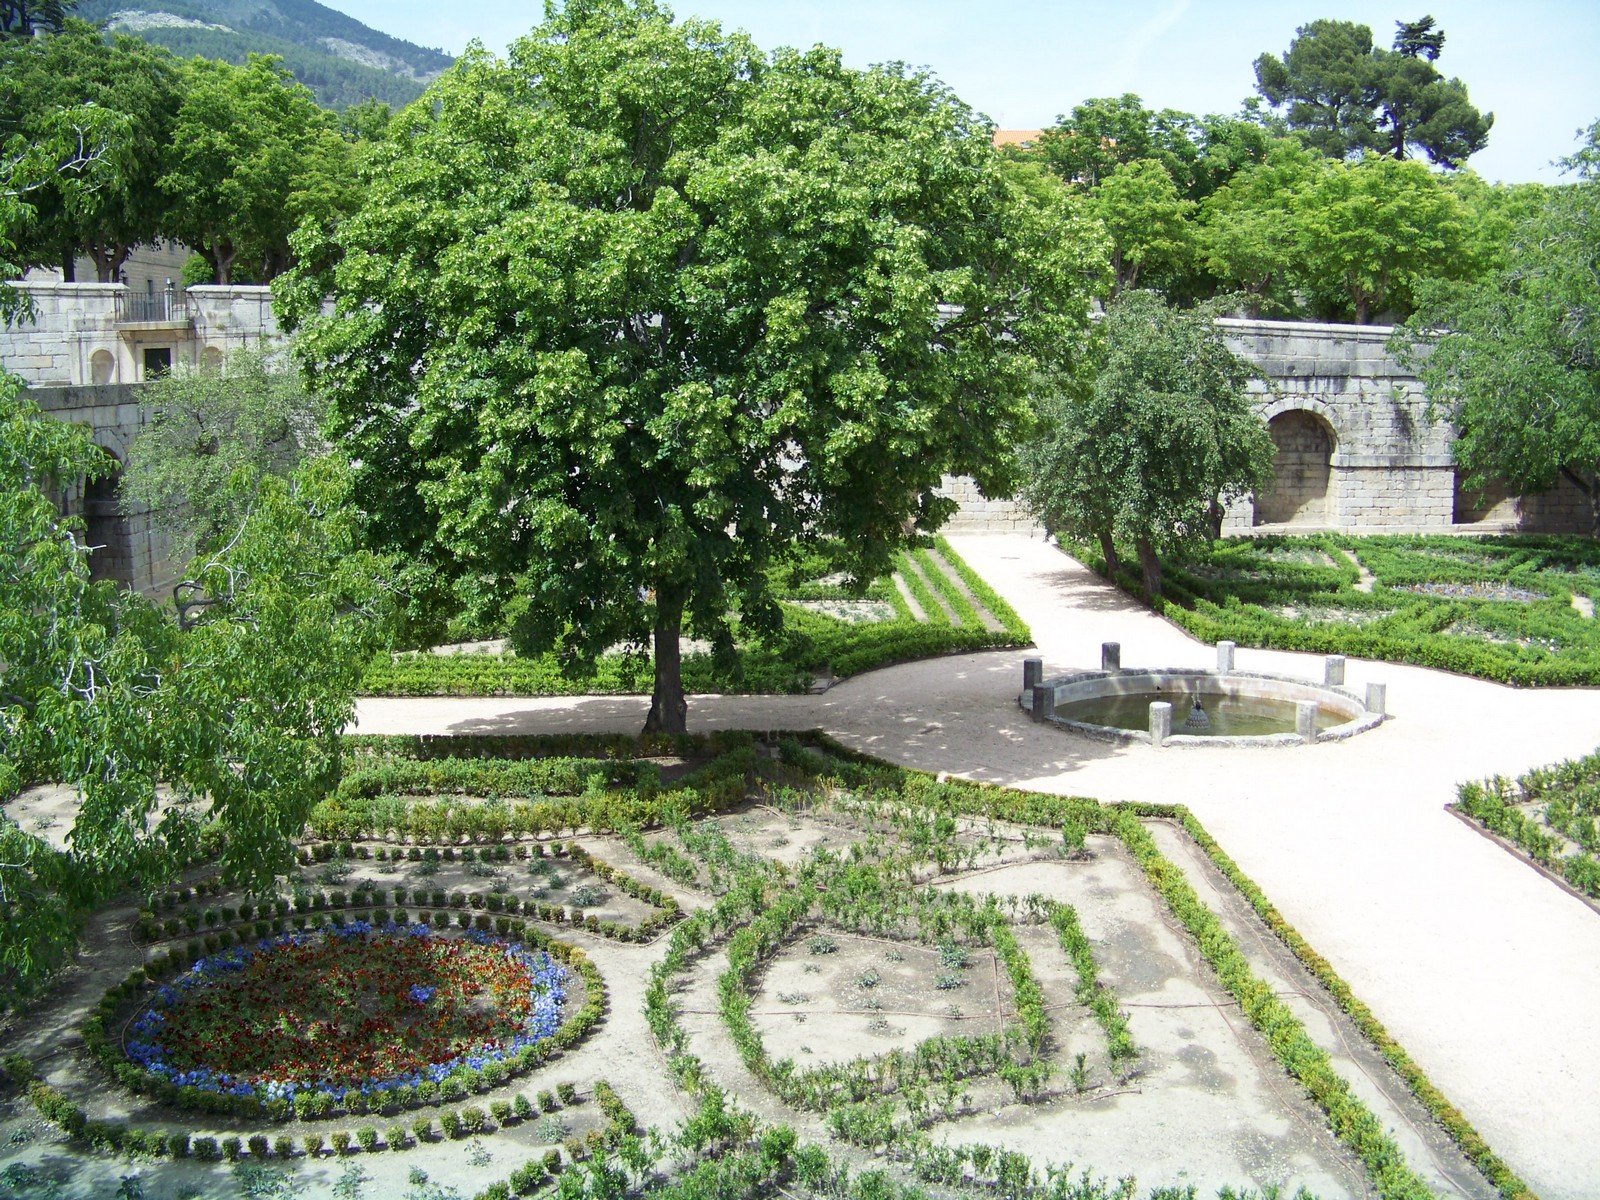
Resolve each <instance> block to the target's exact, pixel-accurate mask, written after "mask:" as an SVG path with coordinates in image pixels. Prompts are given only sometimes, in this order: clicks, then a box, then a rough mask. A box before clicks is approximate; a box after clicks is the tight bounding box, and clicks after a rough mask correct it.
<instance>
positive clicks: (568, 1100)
mask: <svg viewBox="0 0 1600 1200" xmlns="http://www.w3.org/2000/svg"><path fill="white" fill-rule="evenodd" d="M556 1095H558V1096H560V1097H561V1103H563V1104H576V1103H577V1102H578V1085H577V1084H575V1083H573V1082H572V1081H571V1080H570V1079H569V1080H566V1081H565V1082H562V1083H558V1084H556Z"/></svg>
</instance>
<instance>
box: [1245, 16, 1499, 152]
mask: <svg viewBox="0 0 1600 1200" xmlns="http://www.w3.org/2000/svg"><path fill="white" fill-rule="evenodd" d="M1396 25H1397V26H1398V28H1399V32H1398V33H1397V34H1396V35H1395V39H1394V48H1393V49H1392V50H1385V49H1383V48H1382V47H1378V46H1374V45H1373V42H1372V30H1371V29H1370V28H1369V27H1367V26H1365V25H1359V24H1357V23H1355V22H1353V21H1330V20H1320V21H1312V22H1311V23H1310V24H1309V25H1303V26H1301V27H1300V28H1299V29H1297V30H1296V31H1295V36H1294V40H1293V41H1291V42H1290V43H1289V49H1288V50H1286V51H1284V53H1283V54H1281V55H1279V56H1278V57H1276V58H1275V57H1273V56H1272V55H1271V54H1263V55H1261V57H1260V58H1258V59H1256V89H1257V90H1258V91H1259V92H1260V93H1261V95H1262V96H1264V97H1265V98H1266V99H1267V101H1268V102H1270V103H1271V104H1272V105H1274V106H1275V107H1277V108H1280V109H1283V110H1284V114H1285V116H1286V118H1287V120H1288V124H1289V127H1290V128H1291V129H1293V130H1295V131H1296V132H1298V133H1299V134H1301V136H1303V137H1304V138H1305V139H1306V141H1307V142H1308V143H1309V144H1310V145H1311V146H1313V147H1314V148H1315V149H1317V150H1318V151H1320V152H1321V153H1323V154H1325V155H1327V156H1328V157H1329V158H1348V157H1351V156H1352V155H1359V154H1361V153H1362V152H1363V151H1367V150H1371V151H1374V152H1376V153H1380V154H1387V155H1389V156H1390V157H1393V158H1398V159H1403V158H1407V157H1409V156H1410V155H1411V154H1412V153H1414V152H1420V153H1422V154H1425V155H1427V157H1428V159H1429V161H1431V162H1433V163H1435V164H1437V165H1439V166H1444V167H1459V166H1460V165H1461V164H1462V163H1463V162H1465V161H1466V160H1467V159H1468V158H1469V157H1470V156H1471V155H1473V154H1476V153H1477V152H1478V151H1479V150H1481V149H1483V147H1484V145H1485V144H1486V143H1487V141H1488V139H1489V128H1490V126H1492V125H1493V124H1494V114H1493V113H1480V112H1479V111H1478V110H1477V109H1476V108H1474V107H1473V106H1472V103H1471V101H1470V100H1469V99H1468V97H1467V89H1466V85H1465V84H1463V83H1462V82H1461V81H1460V80H1459V79H1447V78H1446V77H1444V76H1443V75H1441V74H1440V73H1439V69H1438V68H1437V67H1436V66H1434V62H1435V60H1436V59H1437V58H1438V57H1439V52H1440V50H1441V49H1442V47H1443V46H1444V31H1443V30H1442V29H1439V28H1438V27H1437V26H1436V25H1435V23H1434V20H1433V18H1432V17H1423V18H1422V19H1421V20H1419V21H1412V22H1403V21H1402V22H1396Z"/></svg>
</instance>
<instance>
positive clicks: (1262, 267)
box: [1196, 141, 1323, 316]
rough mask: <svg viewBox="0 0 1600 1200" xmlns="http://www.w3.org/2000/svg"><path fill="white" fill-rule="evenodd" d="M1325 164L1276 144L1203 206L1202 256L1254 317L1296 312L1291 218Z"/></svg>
mask: <svg viewBox="0 0 1600 1200" xmlns="http://www.w3.org/2000/svg"><path fill="white" fill-rule="evenodd" d="M1322 164H1323V160H1322V159H1320V158H1318V157H1316V155H1314V154H1313V153H1312V152H1311V151H1309V150H1306V149H1303V148H1302V147H1300V146H1298V145H1296V144H1295V143H1294V142H1292V141H1280V142H1277V143H1275V144H1274V145H1273V147H1272V149H1271V151H1270V152H1269V153H1268V155H1267V158H1266V159H1265V160H1264V161H1262V162H1259V163H1256V164H1254V165H1253V166H1250V167H1247V168H1245V169H1244V170H1241V171H1239V172H1238V173H1237V174H1235V175H1234V176H1233V177H1232V178H1231V179H1229V180H1228V182H1227V183H1225V184H1223V185H1222V186H1221V187H1220V188H1218V189H1217V190H1216V191H1215V192H1213V193H1212V194H1211V195H1210V196H1208V197H1206V199H1205V202H1204V203H1203V204H1202V205H1201V208H1200V221H1199V229H1198V230H1197V235H1196V240H1197V242H1198V253H1199V255H1200V256H1201V258H1202V259H1203V260H1204V262H1205V265H1206V268H1207V269H1208V270H1209V271H1211V272H1212V273H1213V274H1214V275H1215V276H1216V277H1217V278H1218V279H1220V280H1221V281H1222V282H1223V284H1224V286H1226V287H1229V288H1232V289H1235V290H1237V291H1239V292H1240V293H1242V295H1243V296H1244V298H1245V306H1246V308H1247V309H1248V310H1249V311H1250V313H1251V315H1255V316H1258V315H1260V313H1261V312H1262V310H1263V309H1265V308H1270V307H1278V308H1282V309H1286V310H1287V309H1290V308H1292V304H1293V300H1292V297H1291V296H1290V295H1289V292H1290V289H1291V286H1292V281H1293V280H1294V277H1295V272H1296V267H1297V264H1298V262H1299V249H1298V245H1299V241H1298V238H1297V237H1296V230H1295V225H1294V222H1293V221H1292V220H1290V219H1289V214H1290V212H1291V211H1292V207H1293V203H1294V197H1295V196H1297V195H1298V194H1299V193H1300V192H1301V191H1303V190H1305V189H1306V188H1307V187H1308V186H1310V184H1311V182H1312V181H1313V180H1314V179H1315V178H1316V177H1317V175H1318V174H1320V170H1321V168H1322Z"/></svg>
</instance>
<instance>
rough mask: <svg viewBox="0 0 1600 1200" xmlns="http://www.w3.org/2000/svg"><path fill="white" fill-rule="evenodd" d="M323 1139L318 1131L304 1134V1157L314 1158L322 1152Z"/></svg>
mask: <svg viewBox="0 0 1600 1200" xmlns="http://www.w3.org/2000/svg"><path fill="white" fill-rule="evenodd" d="M322 1145H323V1139H322V1135H321V1134H320V1133H308V1134H306V1136H305V1147H306V1157H307V1158H315V1157H316V1156H317V1155H319V1154H321V1153H322Z"/></svg>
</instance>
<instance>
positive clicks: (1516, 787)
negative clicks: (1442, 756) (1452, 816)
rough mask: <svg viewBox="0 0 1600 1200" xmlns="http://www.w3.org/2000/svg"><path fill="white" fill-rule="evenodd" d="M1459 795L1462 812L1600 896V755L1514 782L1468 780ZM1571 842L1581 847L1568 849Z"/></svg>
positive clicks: (1535, 772)
mask: <svg viewBox="0 0 1600 1200" xmlns="http://www.w3.org/2000/svg"><path fill="white" fill-rule="evenodd" d="M1456 795H1457V797H1458V799H1457V802H1456V804H1455V805H1454V807H1455V809H1456V811H1457V812H1460V813H1462V814H1464V815H1465V816H1468V817H1471V818H1472V819H1473V820H1474V821H1476V822H1477V823H1478V824H1479V825H1481V826H1483V827H1484V828H1485V829H1487V830H1489V831H1490V832H1491V833H1494V834H1496V835H1498V836H1500V837H1502V838H1505V839H1506V841H1508V842H1511V843H1512V844H1513V845H1515V846H1516V847H1517V848H1518V849H1520V850H1521V851H1522V852H1523V853H1524V854H1526V855H1527V856H1528V857H1529V858H1531V859H1533V861H1534V862H1536V863H1538V864H1539V865H1540V866H1542V867H1544V868H1546V869H1547V870H1549V871H1551V872H1553V873H1554V874H1556V875H1558V876H1560V877H1561V878H1562V879H1564V880H1566V881H1567V883H1568V884H1570V885H1571V886H1572V887H1573V888H1575V889H1576V890H1577V891H1579V892H1581V893H1583V894H1584V895H1585V896H1590V897H1593V898H1594V899H1597V900H1600V857H1596V853H1597V851H1600V833H1597V830H1596V820H1597V818H1600V754H1591V755H1589V756H1588V757H1587V758H1580V759H1576V760H1572V761H1568V762H1562V763H1557V764H1556V765H1554V766H1551V767H1540V768H1537V769H1535V770H1533V771H1529V772H1528V773H1527V774H1526V775H1524V776H1522V777H1521V778H1520V779H1518V780H1517V781H1516V782H1515V783H1513V782H1511V781H1510V780H1508V779H1506V778H1504V777H1503V776H1499V775H1497V776H1495V777H1494V778H1493V779H1486V780H1484V781H1483V782H1481V783H1464V784H1462V785H1461V787H1460V788H1459V789H1458V791H1457V793H1456ZM1519 806H1527V811H1524V808H1523V807H1519ZM1571 843H1576V845H1577V849H1574V850H1570V851H1569V850H1568V846H1569V844H1571Z"/></svg>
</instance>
